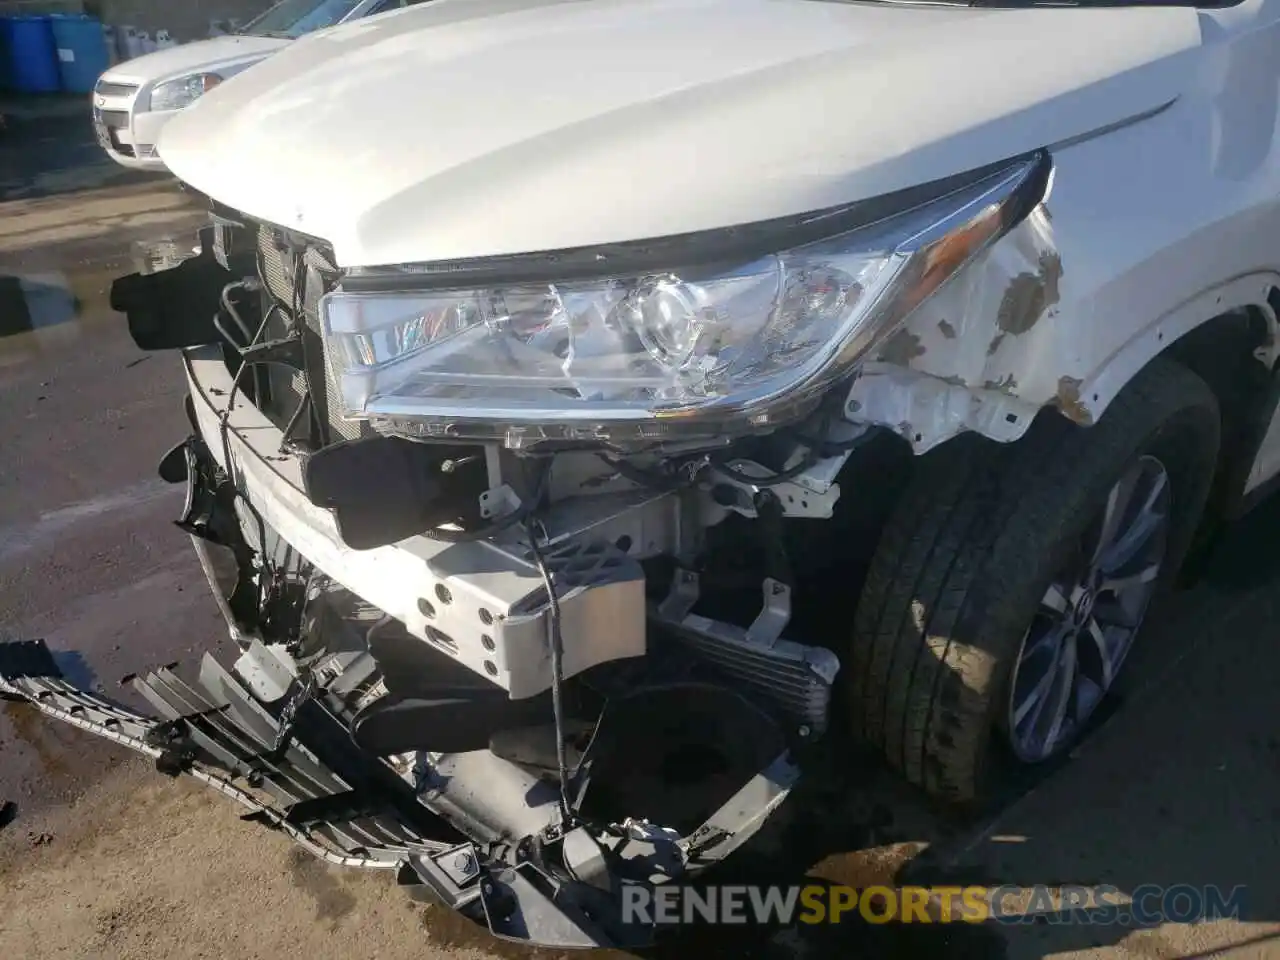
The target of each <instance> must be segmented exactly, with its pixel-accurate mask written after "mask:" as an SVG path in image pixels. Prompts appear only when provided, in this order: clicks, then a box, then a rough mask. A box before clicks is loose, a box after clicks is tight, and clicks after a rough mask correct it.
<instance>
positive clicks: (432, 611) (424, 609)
mask: <svg viewBox="0 0 1280 960" xmlns="http://www.w3.org/2000/svg"><path fill="white" fill-rule="evenodd" d="M418 612H419V613H420V614H422V615H423V616H424V617H426V618H427V619H428V620H431V619H433V618H434V617H435V615H436V608H435V607H433V606H432V605H431V601H430V600H428V599H427V598H426V597H423V598H422V599H421V600H419V601H418Z"/></svg>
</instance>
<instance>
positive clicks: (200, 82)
mask: <svg viewBox="0 0 1280 960" xmlns="http://www.w3.org/2000/svg"><path fill="white" fill-rule="evenodd" d="M221 82H222V77H220V76H218V75H217V74H216V73H194V74H192V75H191V76H189V77H180V78H179V79H177V80H167V81H165V82H164V83H161V84H158V85H157V86H156V87H155V88H154V89H153V90H152V91H151V112H152V113H159V112H160V111H162V110H181V109H182V108H183V107H188V106H190V105H191V104H193V103H195V102H196V101H197V100H199V99H200V98H201V97H202V96H204V95H205V94H206V93H208V92H209V91H210V90H212V89H213V88H214V87H216V86H217V85H218V84H220V83H221Z"/></svg>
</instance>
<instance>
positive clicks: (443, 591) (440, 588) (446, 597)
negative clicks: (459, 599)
mask: <svg viewBox="0 0 1280 960" xmlns="http://www.w3.org/2000/svg"><path fill="white" fill-rule="evenodd" d="M436 597H438V598H439V600H440V602H441V603H444V604H450V603H453V594H452V593H450V592H449V588H448V587H446V586H445V585H444V584H443V583H440V584H436Z"/></svg>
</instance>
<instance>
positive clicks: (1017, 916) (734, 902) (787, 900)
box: [622, 884, 1246, 927]
mask: <svg viewBox="0 0 1280 960" xmlns="http://www.w3.org/2000/svg"><path fill="white" fill-rule="evenodd" d="M622 893H623V899H622V905H623V909H622V918H623V921H624V922H627V923H639V924H644V925H646V926H650V925H656V926H676V925H681V924H693V923H711V924H762V925H772V924H779V925H783V926H789V925H791V924H794V923H805V924H822V923H840V922H845V921H854V920H858V921H861V922H865V923H986V922H995V923H1003V924H1017V923H1046V922H1048V923H1075V924H1097V925H1116V924H1118V925H1125V926H1140V927H1154V926H1159V925H1161V924H1164V923H1201V922H1211V921H1215V920H1239V919H1241V917H1242V913H1243V910H1244V900H1245V893H1246V890H1245V888H1244V887H1243V886H1237V887H1233V888H1231V889H1230V890H1227V889H1224V888H1222V887H1215V886H1193V885H1190V884H1175V885H1172V886H1161V885H1157V884H1145V885H1143V886H1139V887H1136V888H1134V889H1133V890H1131V891H1128V892H1125V891H1121V890H1120V889H1118V888H1116V887H1109V886H1105V885H1101V886H1089V887H1085V886H1056V887H1047V886H1040V887H1014V886H1002V887H977V886H969V887H941V886H940V887H897V888H893V887H868V888H866V889H864V890H857V889H854V888H853V887H843V886H826V885H821V884H813V885H809V886H793V887H777V886H772V887H755V886H720V887H706V888H702V889H697V890H695V889H689V888H684V887H658V888H656V889H647V888H643V887H638V886H637V887H626V888H624V889H623V891H622Z"/></svg>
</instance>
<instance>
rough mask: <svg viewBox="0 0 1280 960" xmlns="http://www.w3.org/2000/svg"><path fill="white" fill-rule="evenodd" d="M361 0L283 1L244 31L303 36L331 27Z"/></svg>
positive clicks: (280, 35)
mask: <svg viewBox="0 0 1280 960" xmlns="http://www.w3.org/2000/svg"><path fill="white" fill-rule="evenodd" d="M359 3H360V0H280V2H279V3H277V4H276V5H275V6H274V7H272V8H271V9H270V10H268V11H267V12H266V13H264V14H262V16H260V17H258V18H257V19H256V20H251V21H250V22H249V24H248V25H247V26H245V27H244V29H243V30H242V31H241V32H242V33H246V34H254V35H257V36H272V37H300V36H302V35H303V34H304V33H310V32H311V31H312V30H319V29H321V28H322V27H331V26H333V25H334V24H335V23H337V22H338V21H340V20H341V19H342V18H343V17H345V16H346V15H347V14H349V13H350V12H351V11H352V10H354V9H355V7H356V5H357V4H359Z"/></svg>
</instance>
